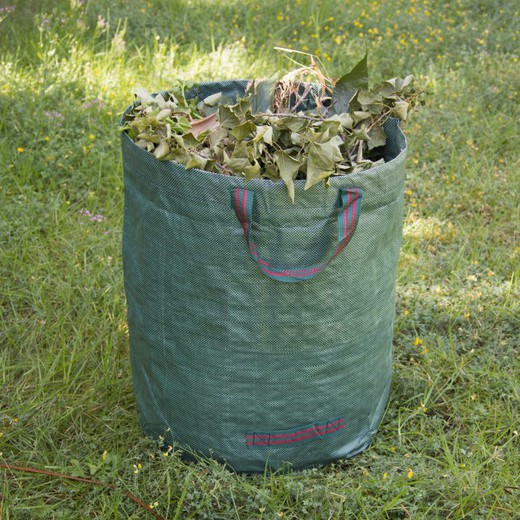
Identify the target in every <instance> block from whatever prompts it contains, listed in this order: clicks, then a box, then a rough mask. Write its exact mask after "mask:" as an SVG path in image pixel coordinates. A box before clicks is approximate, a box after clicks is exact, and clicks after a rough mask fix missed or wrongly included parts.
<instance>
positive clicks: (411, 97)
mask: <svg viewBox="0 0 520 520" xmlns="http://www.w3.org/2000/svg"><path fill="white" fill-rule="evenodd" d="M412 83H413V76H411V75H409V76H406V77H405V78H404V79H400V78H393V79H390V80H387V81H384V82H383V83H380V84H378V85H375V86H373V87H369V85H368V67H367V56H366V55H365V57H364V58H363V59H362V60H361V61H360V62H359V63H358V64H357V65H356V66H355V67H354V68H353V69H352V70H351V71H350V72H349V73H348V74H345V75H344V76H343V77H341V78H340V79H339V80H337V81H334V80H330V79H328V78H327V77H326V76H325V74H324V73H323V71H322V69H321V68H320V66H319V65H318V63H317V61H316V60H315V59H314V57H313V56H311V60H310V65H308V66H300V67H299V68H297V69H295V70H293V71H291V72H289V73H288V74H286V75H285V76H283V77H281V78H279V77H278V76H276V75H275V76H273V77H271V78H266V79H258V80H254V81H250V82H249V84H248V86H247V89H246V92H245V95H244V96H243V97H238V98H237V99H236V100H230V99H227V98H226V97H225V96H224V95H223V94H222V93H220V92H217V93H214V94H212V95H210V96H207V97H205V98H203V99H199V98H197V97H190V96H188V95H187V93H188V92H193V91H195V92H196V90H197V87H196V85H187V84H185V83H178V84H177V85H176V86H174V88H173V89H171V90H170V91H168V92H167V93H165V94H157V95H151V94H149V93H148V92H147V91H145V90H144V89H136V92H135V93H136V96H137V98H138V101H139V102H138V103H136V104H135V105H134V107H133V109H132V110H131V111H130V112H129V113H128V114H127V115H126V116H125V123H126V124H125V125H124V127H123V130H125V131H127V132H128V135H129V136H130V137H131V138H132V139H133V140H134V141H135V143H136V144H137V146H139V147H141V148H143V149H145V150H147V151H149V152H151V153H153V154H154V156H155V157H156V158H157V159H159V160H165V161H169V160H171V161H176V162H178V163H180V164H182V165H183V166H185V167H186V168H187V169H190V168H198V169H201V170H206V171H211V172H217V173H221V174H225V175H236V176H239V177H244V178H245V179H246V181H247V180H249V179H253V178H265V179H271V180H272V181H278V180H280V179H281V180H283V182H284V183H285V184H286V186H287V190H288V193H289V196H290V198H291V200H292V201H293V202H294V196H295V189H294V188H295V185H294V181H295V180H296V179H305V189H308V188H311V187H312V186H314V185H315V184H318V183H320V182H322V181H323V182H326V183H327V184H328V180H329V178H330V177H331V176H333V175H348V174H350V173H353V172H359V171H362V170H366V169H369V168H372V167H374V166H377V165H379V164H382V163H383V162H384V157H383V150H384V145H385V143H386V134H385V130H384V123H385V121H386V120H387V119H388V118H389V117H395V118H398V119H399V120H401V121H405V120H407V119H408V116H409V114H410V112H412V110H413V109H414V108H415V107H416V106H417V104H419V103H422V101H421V94H422V91H421V90H418V89H415V88H413V86H412Z"/></svg>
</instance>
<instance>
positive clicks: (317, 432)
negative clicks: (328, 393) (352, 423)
mask: <svg viewBox="0 0 520 520" xmlns="http://www.w3.org/2000/svg"><path fill="white" fill-rule="evenodd" d="M344 422H345V418H341V419H338V420H336V421H334V422H331V423H327V424H322V425H315V426H313V427H312V428H307V429H305V430H298V431H296V432H290V433H279V434H275V433H253V434H249V435H246V444H247V446H271V445H273V444H289V443H292V442H299V441H303V440H306V439H311V438H312V437H318V436H321V435H328V434H330V433H335V432H337V431H339V430H342V429H343V428H345V425H344ZM323 429H325V430H324V431H322V430H323ZM309 432H312V433H310V435H303V436H302V434H304V433H309ZM281 437H292V438H285V439H281V440H273V439H278V438H281ZM264 438H266V439H267V440H257V439H264ZM247 439H252V440H249V441H248V440H247Z"/></svg>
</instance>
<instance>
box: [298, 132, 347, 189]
mask: <svg viewBox="0 0 520 520" xmlns="http://www.w3.org/2000/svg"><path fill="white" fill-rule="evenodd" d="M342 143H343V141H342V139H341V137H339V136H335V137H333V138H332V139H331V140H330V141H326V142H325V143H310V145H309V150H308V155H307V182H306V183H305V189H306V190H308V189H309V188H310V187H311V186H314V185H315V184H317V183H318V182H320V181H321V180H323V179H325V178H327V177H329V176H330V175H332V174H333V173H334V163H335V162H340V161H342V160H343V156H342V154H341V151H340V149H339V146H340V144H342Z"/></svg>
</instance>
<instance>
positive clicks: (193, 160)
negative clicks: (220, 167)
mask: <svg viewBox="0 0 520 520" xmlns="http://www.w3.org/2000/svg"><path fill="white" fill-rule="evenodd" d="M190 155H191V157H190V160H189V161H188V162H187V163H186V169H187V170H189V169H190V168H198V169H199V170H204V169H205V168H206V164H207V162H208V159H207V158H206V157H203V156H201V155H199V154H197V153H191V154H190Z"/></svg>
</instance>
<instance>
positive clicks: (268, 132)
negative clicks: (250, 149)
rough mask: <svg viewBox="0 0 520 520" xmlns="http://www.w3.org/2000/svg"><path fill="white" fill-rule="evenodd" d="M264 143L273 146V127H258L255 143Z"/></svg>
mask: <svg viewBox="0 0 520 520" xmlns="http://www.w3.org/2000/svg"><path fill="white" fill-rule="evenodd" d="M260 140H262V141H264V143H267V144H273V127H272V126H268V125H259V126H257V127H256V135H255V137H254V138H253V141H254V142H255V143H257V142H258V141H260Z"/></svg>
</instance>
